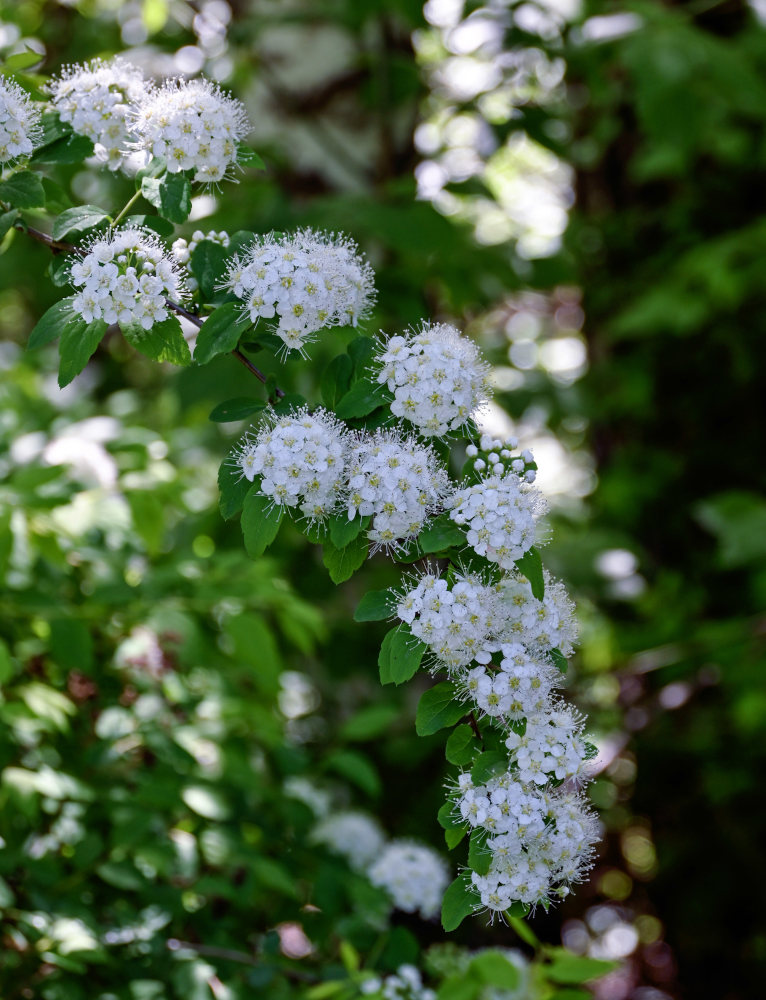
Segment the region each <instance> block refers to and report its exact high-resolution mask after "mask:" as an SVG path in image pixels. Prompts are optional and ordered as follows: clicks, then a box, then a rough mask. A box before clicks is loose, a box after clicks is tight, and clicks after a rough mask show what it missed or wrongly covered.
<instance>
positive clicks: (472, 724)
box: [468, 710, 484, 749]
mask: <svg viewBox="0 0 766 1000" xmlns="http://www.w3.org/2000/svg"><path fill="white" fill-rule="evenodd" d="M468 724H469V725H470V727H471V729H473V731H474V734H475V736H476V739H477V740H478V741H479V743H481V745H482V749H483V748H484V739H483V738H482V735H481V730H480V729H479V723H478V722H477V721H476V716H475V715H474V714H473V710H472V711H470V712H469V713H468Z"/></svg>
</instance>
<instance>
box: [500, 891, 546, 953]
mask: <svg viewBox="0 0 766 1000" xmlns="http://www.w3.org/2000/svg"><path fill="white" fill-rule="evenodd" d="M531 909H532V907H531V906H530V905H529V903H522V902H521V901H520V900H518V899H517V900H516V902H515V903H512V904H511V905H510V907H509V908H508V909H507V910H506V911H505V914H506V919H507V920H508V923H509V924H510V926H511V927H512V928H513V929H514V931H515V932H516V934H517V935H518V936H519V937H520V938H521V940H522V941H524V942H525V943H526V944H528V945H529V946H530V947H532V948H535V949H537V948H538V946H539V944H540V942H539V941H538V939H537V935H536V934H535V932H534V931H533V930H532V928H531V927H530V926H529V924H528V923H526V922H525V921H524V920H523V919H522V918H523V917H526V915H527V914H528V913H529V911H530V910H531Z"/></svg>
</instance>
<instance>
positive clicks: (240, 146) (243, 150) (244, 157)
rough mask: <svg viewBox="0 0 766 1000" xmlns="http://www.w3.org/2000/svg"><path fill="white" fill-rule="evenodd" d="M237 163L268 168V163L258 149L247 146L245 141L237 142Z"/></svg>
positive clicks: (261, 168)
mask: <svg viewBox="0 0 766 1000" xmlns="http://www.w3.org/2000/svg"><path fill="white" fill-rule="evenodd" d="M237 163H238V164H239V165H240V166H241V167H252V168H253V169H255V170H265V169H266V164H265V163H264V162H263V160H262V159H261V158H260V156H259V155H258V154H257V153H256V151H255V150H254V149H251V148H250V147H249V146H246V145H245V143H244V142H238V143H237Z"/></svg>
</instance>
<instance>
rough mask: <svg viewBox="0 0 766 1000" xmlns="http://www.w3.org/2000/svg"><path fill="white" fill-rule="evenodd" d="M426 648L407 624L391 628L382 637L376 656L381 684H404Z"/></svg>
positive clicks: (417, 665) (412, 675)
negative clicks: (378, 652) (378, 653)
mask: <svg viewBox="0 0 766 1000" xmlns="http://www.w3.org/2000/svg"><path fill="white" fill-rule="evenodd" d="M427 648H428V647H427V646H426V644H425V643H424V642H421V641H420V639H416V638H415V636H414V635H413V634H412V632H410V630H409V627H408V626H407V625H398V626H397V627H396V628H392V629H391V631H390V632H388V633H387V634H386V636H385V638H384V639H383V644H382V645H381V647H380V655H379V656H378V666H379V667H380V682H381V684H404V682H405V681H408V680H410V678H411V677H414V676H415V673H416V671H417V669H418V667H419V666H420V661H421V660H422V659H423V654H424V653H425V651H426V649H427Z"/></svg>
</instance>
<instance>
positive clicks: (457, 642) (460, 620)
mask: <svg viewBox="0 0 766 1000" xmlns="http://www.w3.org/2000/svg"><path fill="white" fill-rule="evenodd" d="M396 613H397V615H398V616H399V618H400V619H401V620H402V621H403V622H406V623H407V624H408V625H409V626H410V628H411V630H412V634H413V635H415V636H417V638H418V639H420V640H422V641H423V642H425V643H426V644H427V645H428V647H429V649H430V651H431V653H432V654H433V655H434V657H435V658H436V660H437V661H438V663H439V664H440V665H444V666H446V667H447V668H448V669H449V670H456V669H458V668H460V667H465V666H467V665H468V664H469V663H471V661H472V660H476V661H478V662H479V663H489V661H490V659H491V654H492V652H493V651H494V650H495V649H497V645H496V643H494V642H493V637H494V635H495V634H496V632H497V629H498V627H499V624H500V623H499V618H498V616H499V613H500V608H499V603H498V598H497V592H496V590H495V589H494V588H493V587H489V586H487V585H486V584H485V583H483V582H482V580H481V579H480V578H479V577H477V576H476V575H470V574H469V575H463V574H458V575H457V576H456V577H455V580H454V582H453V584H452V586H451V587H450V585H449V583H448V582H447V580H446V579H443V578H442V579H440V578H439V577H437V576H434V575H433V574H432V573H426V574H424V575H423V576H421V578H420V580H419V581H418V583H417V585H416V586H415V587H413V588H412V589H410V590H408V591H407V592H406V593H405V594H404V595H403V596H402V597H400V599H399V602H398V605H397V609H396Z"/></svg>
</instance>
